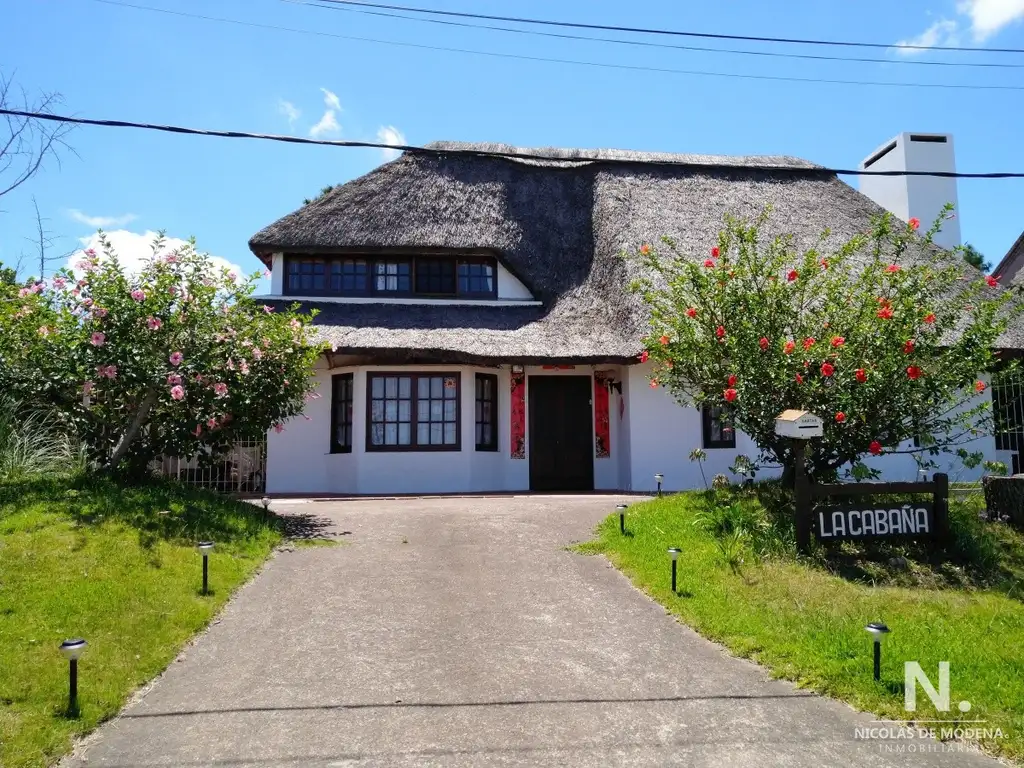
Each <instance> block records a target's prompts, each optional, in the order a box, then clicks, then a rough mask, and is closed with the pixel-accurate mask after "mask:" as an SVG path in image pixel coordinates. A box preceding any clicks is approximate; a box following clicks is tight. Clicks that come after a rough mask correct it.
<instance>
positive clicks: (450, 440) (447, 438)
mask: <svg viewBox="0 0 1024 768" xmlns="http://www.w3.org/2000/svg"><path fill="white" fill-rule="evenodd" d="M444 444H445V445H455V425H454V424H445V425H444Z"/></svg>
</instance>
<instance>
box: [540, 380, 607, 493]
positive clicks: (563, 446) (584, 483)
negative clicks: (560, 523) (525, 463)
mask: <svg viewBox="0 0 1024 768" xmlns="http://www.w3.org/2000/svg"><path fill="white" fill-rule="evenodd" d="M527 389H528V391H529V393H530V424H529V431H528V432H527V442H528V445H529V453H530V490H533V491H592V490H594V419H593V406H592V405H591V400H590V398H591V382H590V377H589V376H530V377H529V381H528V382H527Z"/></svg>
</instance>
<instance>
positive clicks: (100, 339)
mask: <svg viewBox="0 0 1024 768" xmlns="http://www.w3.org/2000/svg"><path fill="white" fill-rule="evenodd" d="M89 343H90V344H92V345H93V346H94V347H102V346H103V345H104V344H106V343H107V337H106V334H103V333H100V332H99V331H96V333H94V334H93V335H92V336H91V337H90V339H89Z"/></svg>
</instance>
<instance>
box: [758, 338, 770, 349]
mask: <svg viewBox="0 0 1024 768" xmlns="http://www.w3.org/2000/svg"><path fill="white" fill-rule="evenodd" d="M757 344H758V346H759V347H761V351H762V352H764V351H765V350H766V349H768V345H769V344H770V342H769V341H768V339H767V338H766V337H764V336H762V337H761V340H760V341H759V342H757Z"/></svg>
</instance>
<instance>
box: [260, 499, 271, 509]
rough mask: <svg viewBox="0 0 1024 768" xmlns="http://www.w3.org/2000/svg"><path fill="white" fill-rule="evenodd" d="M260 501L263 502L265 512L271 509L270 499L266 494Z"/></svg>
mask: <svg viewBox="0 0 1024 768" xmlns="http://www.w3.org/2000/svg"><path fill="white" fill-rule="evenodd" d="M260 503H261V504H263V511H264V512H266V511H268V510H269V509H270V499H268V498H267V497H266V496H264V497H263V498H262V499H260Z"/></svg>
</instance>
